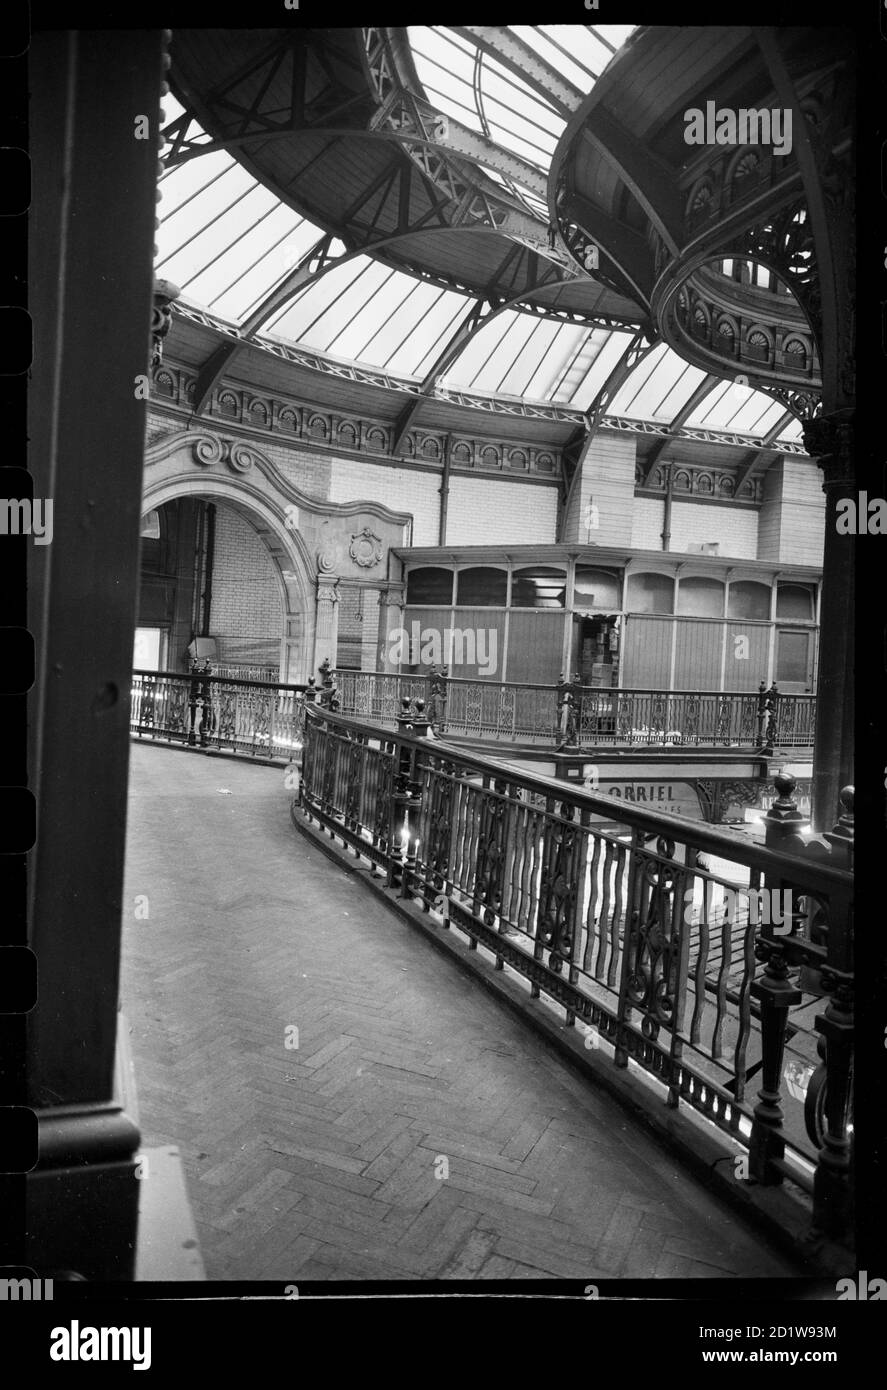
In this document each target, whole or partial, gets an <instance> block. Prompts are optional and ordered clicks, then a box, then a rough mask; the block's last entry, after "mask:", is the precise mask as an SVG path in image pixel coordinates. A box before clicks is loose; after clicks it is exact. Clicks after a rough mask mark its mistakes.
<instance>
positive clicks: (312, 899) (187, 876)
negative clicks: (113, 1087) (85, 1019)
mask: <svg viewBox="0 0 887 1390" xmlns="http://www.w3.org/2000/svg"><path fill="white" fill-rule="evenodd" d="M289 797H290V794H289V793H288V792H287V790H286V788H285V787H284V780H283V773H282V771H280V770H278V769H274V768H267V767H254V766H250V765H249V764H245V763H238V762H233V761H228V760H213V759H211V758H209V757H199V756H191V755H188V754H186V753H183V752H179V751H175V750H166V749H160V748H156V747H152V748H146V747H140V746H138V745H135V746H134V747H133V749H132V764H131V791H130V809H129V828H128V854H127V868H126V899H125V912H124V923H125V925H124V969H123V981H122V999H123V1007H124V1009H125V1011H126V1014H127V1017H128V1020H129V1023H130V1026H131V1038H130V1042H131V1045H132V1049H133V1053H134V1059H135V1068H136V1078H137V1084H138V1096H139V1106H140V1111H141V1125H142V1135H143V1143H144V1144H145V1146H148V1145H152V1146H153V1145H158V1144H176V1145H178V1147H179V1149H180V1151H181V1153H182V1155H183V1158H184V1161H185V1167H186V1176H187V1183H188V1194H189V1198H190V1201H191V1204H192V1208H193V1211H194V1216H195V1219H196V1222H197V1228H198V1232H199V1235H200V1241H201V1248H202V1253H203V1258H204V1261H205V1264H206V1271H207V1277H208V1278H210V1279H229V1278H238V1279H264V1280H274V1281H278V1280H284V1281H287V1280H290V1279H293V1278H296V1277H299V1278H302V1279H304V1280H307V1279H361V1278H377V1279H392V1280H394V1279H405V1280H420V1279H430V1278H443V1279H508V1278H511V1279H521V1278H539V1277H570V1278H579V1279H594V1278H595V1277H596V1276H597V1277H601V1278H603V1277H605V1276H610V1277H613V1276H622V1277H635V1276H636V1277H643V1278H652V1277H662V1276H679V1277H680V1276H685V1277H691V1278H692V1277H713V1278H718V1277H729V1276H731V1275H734V1276H735V1275H743V1276H771V1275H775V1276H778V1275H783V1276H784V1275H793V1274H796V1273H798V1271H797V1270H796V1269H794V1268H793V1267H792V1266H791V1265H790V1264H789V1263H788V1262H786V1261H785V1260H783V1259H782V1258H781V1257H780V1256H779V1255H776V1254H774V1253H772V1252H771V1251H770V1249H769V1248H768V1247H765V1246H764V1245H762V1243H761V1240H760V1237H758V1236H757V1235H756V1234H755V1233H753V1232H751V1231H749V1230H747V1229H746V1228H745V1227H744V1226H742V1224H741V1223H740V1222H739V1221H738V1219H737V1218H736V1216H735V1215H734V1213H733V1212H732V1211H731V1210H729V1209H727V1208H726V1207H724V1206H723V1205H722V1204H721V1203H719V1202H718V1201H717V1200H716V1199H715V1198H713V1197H712V1196H710V1195H709V1194H708V1193H707V1191H706V1190H705V1189H704V1188H703V1187H702V1186H701V1185H699V1184H698V1183H697V1182H696V1181H695V1180H694V1179H693V1178H691V1177H689V1176H688V1175H687V1174H685V1173H684V1172H682V1171H680V1170H679V1169H678V1167H677V1165H676V1162H675V1160H674V1159H672V1158H671V1157H669V1156H668V1155H667V1154H666V1153H665V1152H664V1151H662V1150H660V1149H659V1148H658V1147H657V1145H656V1143H655V1141H654V1140H653V1139H651V1138H649V1137H648V1136H647V1135H646V1133H645V1132H643V1131H642V1130H641V1129H640V1128H639V1127H637V1126H636V1125H635V1124H634V1122H633V1121H631V1119H630V1118H629V1117H628V1116H627V1115H626V1114H625V1113H624V1112H623V1111H622V1110H621V1109H620V1107H619V1106H618V1105H616V1104H615V1103H614V1102H613V1101H611V1100H610V1099H609V1098H608V1097H607V1096H605V1095H603V1094H601V1093H599V1092H597V1091H595V1090H594V1089H593V1087H592V1086H591V1085H590V1084H587V1083H585V1082H584V1081H582V1080H581V1078H579V1077H578V1076H576V1075H575V1074H573V1073H572V1072H571V1071H570V1070H569V1068H568V1067H567V1066H566V1065H565V1064H564V1063H562V1062H561V1061H560V1059H559V1058H558V1057H557V1056H556V1055H555V1054H554V1053H553V1052H551V1051H550V1049H548V1048H547V1047H546V1046H545V1044H544V1043H543V1042H542V1041H541V1040H539V1039H537V1038H536V1036H535V1035H534V1034H532V1033H531V1032H530V1031H529V1030H528V1029H526V1028H525V1027H524V1026H523V1025H522V1024H521V1023H520V1021H519V1020H518V1019H516V1018H514V1017H512V1016H511V1015H510V1014H509V1013H508V1012H507V1011H506V1010H504V1009H503V1008H501V1007H500V1006H499V1005H498V1004H497V1003H495V1001H493V1000H492V999H490V998H489V996H487V995H486V994H485V993H484V992H483V991H482V990H481V989H480V988H479V987H478V986H477V985H475V984H474V983H473V982H472V981H471V980H470V979H469V978H468V977H466V976H465V975H464V974H463V973H462V972H461V971H460V970H458V969H457V968H456V967H455V966H454V965H453V964H452V963H451V962H449V961H447V960H446V959H444V958H442V957H441V956H440V955H439V954H438V952H436V951H434V950H433V949H432V948H431V947H429V945H428V944H427V943H426V942H425V941H423V940H422V938H421V937H420V936H419V935H418V934H417V933H416V932H415V931H413V930H412V929H411V928H410V927H408V926H407V925H405V924H404V923H402V922H401V921H400V920H399V919H397V918H396V917H394V916H393V915H390V914H389V913H388V912H387V910H386V908H385V906H384V904H383V903H380V902H378V901H377V900H376V899H375V898H373V897H372V896H371V895H370V894H369V893H367V892H366V890H365V889H363V888H362V886H361V885H360V884H359V883H357V882H355V881H353V880H352V879H351V878H350V877H349V875H348V874H346V873H345V872H343V871H342V870H340V869H338V868H337V867H335V866H334V865H333V864H331V863H330V861H329V860H328V859H327V858H326V857H325V856H324V855H323V854H321V853H320V852H319V851H318V850H317V849H315V848H313V847H312V846H311V845H309V844H308V843H307V842H306V841H305V840H304V839H303V838H302V837H301V836H299V835H298V834H296V833H295V831H294V830H293V828H292V826H291V824H290V820H289V813H288V803H289ZM138 895H144V897H145V898H147V912H148V916H147V918H146V917H145V915H144V913H145V908H146V905H145V903H144V902H141V903H140V904H139V906H138V907H137V906H136V899H137V896H138ZM137 911H138V913H139V915H138V916H137V915H136V912H137ZM293 1026H294V1027H295V1028H296V1029H298V1048H293V1047H292V1046H289V1047H288V1046H287V1043H288V1041H289V1042H290V1043H293V1042H294V1041H295V1040H296V1035H295V1034H294V1033H293V1032H292V1028H293ZM288 1029H289V1030H290V1031H289V1032H288ZM443 1160H445V1162H444V1161H443ZM445 1172H448V1175H447V1176H438V1175H440V1174H443V1173H445Z"/></svg>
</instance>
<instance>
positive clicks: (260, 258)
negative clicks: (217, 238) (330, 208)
mask: <svg viewBox="0 0 887 1390" xmlns="http://www.w3.org/2000/svg"><path fill="white" fill-rule="evenodd" d="M281 206H282V204H280V203H278V204H277V207H276V208H272V212H278V211H279V210H280V208H281ZM304 221H305V219H304V217H300V218H299V221H298V222H297V223H296V226H295V227H287V229H286V231H285V232H284V234H283V236H280V237H278V238H277V240H276V241H274V242H272V243H271V245H270V246H269V247H267V249H266V250H264V251H263V252H262V254H261V255H260V256H257V257H256V259H255V260H254V261H253V262H252V264H251V265H248V266H247V267H246V269H245V270H242V271H241V272H240V274H239V275H238V276H237V279H236V280H232V281H231V283H230V285H228V287H227V289H224V290H223V291H222V293H221V294H217V295H216V296H215V298H214V299H211V300H210V301H209V304H208V305H207V308H209V309H211V308H212V306H213V305H214V304H217V303H218V301H219V300H220V299H224V297H225V295H226V294H230V293H231V291H232V290H233V289H234V287H235V285H239V284H240V282H241V280H243V279H244V278H245V277H246V276H247V275H250V274H251V273H252V272H253V271H254V270H255V268H256V266H257V265H261V263H262V261H264V260H266V259H267V258H268V256H271V255H273V253H274V252H275V251H276V250H277V248H278V246H279V245H280V243H281V242H282V241H286V239H287V237H289V236H292V234H293V232H294V231H296V229H297V228H298V227H299V226H300V225H301V224H302V223H303V222H304ZM288 274H289V268H287V269H286V270H284V271H283V274H282V275H281V276H280V279H281V280H282V279H283V276H284V275H288ZM276 283H277V284H279V283H280V281H279V280H278V281H277V282H276ZM273 288H275V286H273V285H272V289H273ZM267 294H268V291H267V290H266V289H263V291H262V293H261V295H260V296H259V298H258V299H255V300H254V301H253V303H252V304H250V305H249V308H248V309H247V310H246V312H245V313H244V314H242V315H240V317H241V318H244V319H245V318H248V317H249V311H250V309H252V308H253V307H254V305H256V304H259V303H260V302H261V300H263V299H264V298H265V297H266V296H267Z"/></svg>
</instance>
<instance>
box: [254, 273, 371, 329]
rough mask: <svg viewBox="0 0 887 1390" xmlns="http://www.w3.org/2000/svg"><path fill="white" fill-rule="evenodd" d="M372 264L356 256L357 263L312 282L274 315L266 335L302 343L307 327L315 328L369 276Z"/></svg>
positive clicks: (269, 322) (268, 324) (267, 327)
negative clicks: (333, 306) (345, 294)
mask: <svg viewBox="0 0 887 1390" xmlns="http://www.w3.org/2000/svg"><path fill="white" fill-rule="evenodd" d="M372 264H373V263H372V262H371V261H370V260H369V258H368V257H366V256H355V258H354V260H351V261H346V262H345V264H344V265H342V266H336V267H335V268H334V269H333V270H330V271H328V272H327V273H326V275H323V276H321V277H320V278H319V279H317V280H311V281H309V283H308V284H307V285H306V286H305V288H304V289H303V290H300V292H299V293H298V294H297V295H296V297H295V298H294V299H292V300H291V301H290V302H289V303H288V304H286V305H284V307H283V308H282V309H281V310H280V311H279V312H278V313H276V314H274V315H272V317H271V318H270V319H269V320H268V323H267V324H266V325H265V328H264V329H263V332H273V333H274V334H275V335H276V336H279V337H284V338H290V339H293V340H295V341H296V342H298V341H300V340H301V337H302V335H303V334H304V332H305V331H306V325H307V326H309V327H310V326H313V324H315V323H316V322H317V321H318V320H319V319H321V318H322V317H323V315H324V314H325V313H326V312H327V310H328V309H329V308H330V306H331V305H332V304H333V303H334V302H335V301H336V300H338V299H340V298H341V295H342V293H343V291H344V290H345V289H347V288H348V287H349V286H351V285H354V284H355V283H356V282H358V281H359V280H360V279H361V277H362V276H365V275H366V274H367V273H368V272H369V270H370V268H371V266H372Z"/></svg>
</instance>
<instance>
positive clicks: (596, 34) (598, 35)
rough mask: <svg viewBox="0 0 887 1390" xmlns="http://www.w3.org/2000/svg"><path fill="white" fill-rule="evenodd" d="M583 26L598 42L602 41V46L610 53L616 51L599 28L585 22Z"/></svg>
mask: <svg viewBox="0 0 887 1390" xmlns="http://www.w3.org/2000/svg"><path fill="white" fill-rule="evenodd" d="M585 28H586V29H587V30H588V32H589V34H591V36H592V38H594V39H597V41H598V43H602V44H603V45H604V48H609V50H610V52H611V53H616V52H617V51H618V50H617V49H616V48H614V47H613V45H612V44H611V43H610V40H609V39H605V38H604V36H603V34H602V33H601V31H600V29H596V28H595V27H594V25H593V24H586V25H585Z"/></svg>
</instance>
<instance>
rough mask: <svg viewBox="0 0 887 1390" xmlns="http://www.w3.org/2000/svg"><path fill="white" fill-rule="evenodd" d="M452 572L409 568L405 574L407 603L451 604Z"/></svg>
mask: <svg viewBox="0 0 887 1390" xmlns="http://www.w3.org/2000/svg"><path fill="white" fill-rule="evenodd" d="M452 602H453V572H452V570H444V569H432V568H428V569H418V570H410V572H409V574H408V575H407V603H411V604H417V603H419V604H430V603H434V604H451V603H452Z"/></svg>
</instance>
